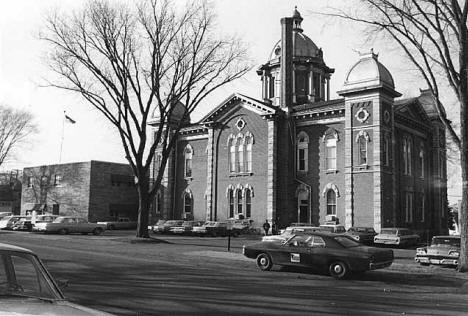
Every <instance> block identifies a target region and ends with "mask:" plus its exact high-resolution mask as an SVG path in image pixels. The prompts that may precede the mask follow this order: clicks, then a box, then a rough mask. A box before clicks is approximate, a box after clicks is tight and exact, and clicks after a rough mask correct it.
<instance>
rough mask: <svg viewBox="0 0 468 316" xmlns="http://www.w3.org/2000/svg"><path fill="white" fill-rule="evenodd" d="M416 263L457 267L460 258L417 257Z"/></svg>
mask: <svg viewBox="0 0 468 316" xmlns="http://www.w3.org/2000/svg"><path fill="white" fill-rule="evenodd" d="M414 261H416V262H419V263H427V264H439V265H447V266H457V265H458V258H453V259H452V258H440V259H434V258H430V257H416V258H414Z"/></svg>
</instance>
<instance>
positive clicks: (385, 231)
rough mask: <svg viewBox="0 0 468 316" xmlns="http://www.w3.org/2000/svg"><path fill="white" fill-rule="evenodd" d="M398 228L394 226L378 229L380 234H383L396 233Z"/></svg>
mask: <svg viewBox="0 0 468 316" xmlns="http://www.w3.org/2000/svg"><path fill="white" fill-rule="evenodd" d="M397 232H398V230H397V229H396V228H385V229H382V230H381V231H380V233H381V234H385V235H396V234H397Z"/></svg>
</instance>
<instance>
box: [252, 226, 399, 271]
mask: <svg viewBox="0 0 468 316" xmlns="http://www.w3.org/2000/svg"><path fill="white" fill-rule="evenodd" d="M243 254H244V255H245V256H246V257H248V258H252V259H255V260H256V262H257V266H258V267H259V268H260V270H263V271H268V270H270V269H271V268H272V267H273V265H274V264H277V265H280V266H300V267H311V268H315V269H319V270H325V271H328V273H329V274H330V275H331V276H332V277H334V278H337V279H342V278H345V277H346V276H348V275H349V274H350V273H353V272H355V273H359V272H364V271H368V270H374V269H381V268H385V267H388V266H390V265H391V264H392V262H393V250H389V249H388V250H387V249H378V248H373V247H368V246H364V245H362V244H360V243H358V242H356V241H355V240H353V239H351V238H350V237H349V236H346V235H343V234H333V233H327V232H314V233H310V234H304V235H294V236H292V237H291V238H289V239H288V240H286V241H285V242H283V243H276V242H259V243H255V244H253V245H249V246H244V248H243Z"/></svg>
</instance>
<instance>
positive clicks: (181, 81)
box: [41, 0, 250, 237]
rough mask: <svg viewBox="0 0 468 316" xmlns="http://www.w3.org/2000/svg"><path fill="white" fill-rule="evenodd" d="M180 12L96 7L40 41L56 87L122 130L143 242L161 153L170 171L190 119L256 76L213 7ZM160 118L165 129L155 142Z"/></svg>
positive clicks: (52, 28) (64, 19)
mask: <svg viewBox="0 0 468 316" xmlns="http://www.w3.org/2000/svg"><path fill="white" fill-rule="evenodd" d="M179 4H180V3H179ZM175 7H176V6H175V4H174V3H172V2H171V1H170V0H146V1H141V2H138V3H137V4H134V3H133V2H130V3H127V4H115V3H113V5H111V4H110V3H109V2H107V1H101V0H96V1H90V2H89V3H88V4H87V6H86V7H84V8H83V9H82V10H79V11H77V12H74V13H73V14H71V15H66V14H59V13H57V12H55V13H54V14H51V15H49V16H48V18H47V20H46V29H45V30H44V32H43V33H42V34H41V38H42V39H43V40H45V41H47V42H48V43H49V44H50V45H51V50H50V54H49V56H48V57H49V58H48V61H49V65H50V67H51V69H52V70H53V71H54V72H55V73H56V74H58V79H53V80H50V82H49V83H50V85H52V86H54V87H58V88H61V89H66V90H69V91H72V92H77V93H79V94H81V95H82V96H83V97H84V98H85V99H86V100H87V101H88V102H89V103H90V104H91V105H92V106H93V107H95V108H96V109H98V110H99V111H100V112H101V113H102V115H103V116H104V117H105V118H106V119H107V120H108V121H109V122H111V123H112V124H113V126H115V127H116V129H117V130H118V133H119V136H120V139H121V142H122V145H123V148H124V150H125V154H126V159H127V160H128V162H129V164H130V166H131V167H132V170H133V173H134V175H135V179H136V180H135V181H136V187H137V190H138V195H139V210H138V214H139V216H138V228H137V237H147V236H148V229H147V226H148V215H149V207H150V204H151V202H152V200H153V198H154V196H155V193H156V192H157V190H158V189H159V186H160V184H161V179H162V175H163V173H162V172H159V173H158V175H157V176H156V178H155V179H154V185H151V183H150V180H149V178H148V176H149V171H150V165H151V162H152V160H153V159H154V155H155V150H156V149H158V152H160V153H161V161H160V166H161V167H160V170H164V169H165V166H166V162H167V159H168V157H169V155H170V153H171V151H172V150H173V148H174V145H175V140H176V138H177V135H178V134H179V131H180V129H181V127H183V126H184V124H187V121H188V118H189V115H190V113H192V112H193V111H194V110H195V109H196V108H197V107H198V105H199V104H200V102H202V101H203V100H204V99H205V98H206V97H207V96H208V95H209V94H210V93H211V92H213V91H214V90H216V89H217V88H219V87H221V86H223V85H225V84H227V83H229V82H231V81H233V80H235V79H237V78H239V77H241V76H242V75H243V74H245V73H246V72H247V71H248V70H249V69H250V65H248V60H247V58H246V57H247V53H246V49H245V48H244V47H243V45H242V43H241V42H240V41H239V40H237V39H236V38H234V37H218V36H217V34H216V33H215V20H214V15H213V12H212V10H211V8H210V6H209V5H208V4H207V2H205V1H200V2H195V3H191V2H187V3H186V4H185V5H184V6H183V7H181V8H182V9H181V10H178V11H177V10H176V9H175ZM180 104H183V106H182V107H181V106H180ZM181 109H182V111H181ZM153 112H154V113H155V116H156V117H158V118H159V124H158V125H157V129H156V132H155V135H154V140H155V141H154V142H150V141H151V136H152V135H151V133H150V131H151V130H150V129H149V126H148V122H149V121H150V120H151V118H152V115H153ZM175 118H177V119H175ZM168 127H170V128H168Z"/></svg>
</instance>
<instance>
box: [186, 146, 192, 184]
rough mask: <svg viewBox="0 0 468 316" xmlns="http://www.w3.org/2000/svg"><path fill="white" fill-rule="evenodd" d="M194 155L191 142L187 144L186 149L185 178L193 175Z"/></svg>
mask: <svg viewBox="0 0 468 316" xmlns="http://www.w3.org/2000/svg"><path fill="white" fill-rule="evenodd" d="M192 156H193V148H192V146H190V144H187V146H185V150H184V176H185V178H191V177H192Z"/></svg>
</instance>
